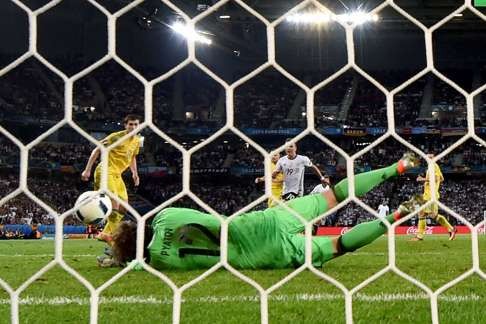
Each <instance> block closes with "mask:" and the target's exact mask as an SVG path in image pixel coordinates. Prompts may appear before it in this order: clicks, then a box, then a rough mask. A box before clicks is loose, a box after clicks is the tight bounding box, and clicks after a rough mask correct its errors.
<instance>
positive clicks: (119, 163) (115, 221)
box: [81, 115, 140, 244]
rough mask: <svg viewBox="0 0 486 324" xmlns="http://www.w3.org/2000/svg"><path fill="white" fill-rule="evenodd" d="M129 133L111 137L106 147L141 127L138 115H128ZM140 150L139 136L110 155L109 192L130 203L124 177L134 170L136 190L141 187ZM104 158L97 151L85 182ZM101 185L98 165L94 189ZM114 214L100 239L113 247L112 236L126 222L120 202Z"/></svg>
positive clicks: (125, 123) (126, 119) (104, 140)
mask: <svg viewBox="0 0 486 324" xmlns="http://www.w3.org/2000/svg"><path fill="white" fill-rule="evenodd" d="M123 124H124V126H125V130H123V131H120V132H115V133H111V134H110V135H108V136H107V137H106V138H104V139H103V140H101V143H102V144H103V145H106V146H109V145H111V144H113V143H115V142H116V141H118V140H119V139H120V138H121V137H123V136H125V135H126V134H127V133H129V132H131V131H133V130H134V129H135V128H137V127H138V125H140V117H138V116H135V115H128V116H126V117H125V119H124V120H123ZM139 149H140V137H139V136H138V135H134V136H131V137H129V138H127V139H125V140H124V141H123V142H121V143H120V144H118V145H117V146H116V147H114V148H113V149H111V150H110V152H109V153H108V190H110V191H111V192H112V193H114V194H115V195H117V196H118V197H119V198H120V199H122V200H124V201H128V194H127V188H126V187H125V183H124V182H123V178H122V174H123V172H124V171H125V170H126V169H128V168H129V167H130V171H131V172H132V178H133V182H134V184H135V186H138V185H139V184H140V178H139V177H138V170H137V159H136V156H137V154H138V152H139ZM99 156H100V149H99V148H95V149H94V150H93V152H91V155H90V157H89V160H88V163H87V164H86V168H85V169H84V171H83V172H82V173H81V179H82V180H83V181H88V180H89V178H90V176H91V170H92V168H93V165H94V163H95V162H96V160H97V159H98V157H99ZM100 182H101V163H100V164H98V166H97V167H96V170H95V173H94V189H95V190H98V189H99V188H100ZM112 204H113V211H112V213H111V214H110V215H109V216H108V219H107V223H106V225H105V228H104V229H103V231H102V232H101V233H100V234H99V235H98V239H99V240H102V241H105V242H107V243H108V244H111V241H112V237H111V236H112V234H113V233H114V231H115V230H116V228H117V227H118V225H119V223H120V222H121V220H122V219H123V215H124V212H125V211H124V209H123V206H121V205H120V204H119V203H118V202H116V201H114V200H112Z"/></svg>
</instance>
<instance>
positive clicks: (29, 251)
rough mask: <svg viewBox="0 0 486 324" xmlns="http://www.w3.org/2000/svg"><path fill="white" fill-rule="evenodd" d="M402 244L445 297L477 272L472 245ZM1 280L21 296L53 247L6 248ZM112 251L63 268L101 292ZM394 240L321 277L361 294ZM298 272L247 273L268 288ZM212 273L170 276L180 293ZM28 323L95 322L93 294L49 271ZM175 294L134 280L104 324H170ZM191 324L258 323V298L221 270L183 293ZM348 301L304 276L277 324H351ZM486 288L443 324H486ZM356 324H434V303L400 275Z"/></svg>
mask: <svg viewBox="0 0 486 324" xmlns="http://www.w3.org/2000/svg"><path fill="white" fill-rule="evenodd" d="M408 239H409V237H406V236H401V237H397V241H396V264H397V266H398V268H399V269H400V270H401V271H403V272H404V273H406V274H408V275H410V276H412V277H415V278H417V279H418V280H420V281H421V282H422V283H424V284H425V285H427V286H428V287H430V288H431V289H432V290H436V289H438V288H440V287H441V286H443V285H445V284H446V283H447V282H449V281H450V280H452V279H454V278H457V277H458V276H460V275H461V274H463V273H464V272H466V271H468V270H469V269H471V268H472V264H473V260H472V252H471V251H472V250H471V246H472V243H471V239H470V236H469V235H460V236H458V238H457V240H456V241H454V242H449V241H448V240H447V237H446V236H440V235H434V236H428V237H427V238H426V240H425V241H423V242H409V241H408ZM0 247H2V248H1V250H0V255H1V256H0V258H1V263H0V278H2V279H3V280H5V281H6V282H7V283H8V284H9V285H11V286H12V287H14V288H15V289H16V288H18V287H19V286H20V285H21V284H22V283H23V282H24V281H25V280H27V279H28V278H30V277H31V276H32V275H34V274H35V272H36V271H38V270H39V269H41V268H42V267H43V266H45V265H46V264H48V263H49V261H51V260H52V258H53V253H54V242H53V241H1V242H0ZM102 249H103V244H102V243H100V242H97V241H94V240H80V241H76V240H65V241H64V252H63V253H64V260H65V261H66V263H67V264H68V265H69V266H70V267H72V268H73V269H75V270H76V271H78V272H79V273H80V274H81V275H82V276H84V277H85V278H86V279H88V280H89V281H90V282H91V283H92V284H93V285H94V286H95V287H98V286H100V285H102V284H103V283H104V282H105V281H107V280H108V279H110V278H111V277H112V276H113V275H115V274H116V273H117V272H118V271H119V270H120V269H116V268H112V269H100V268H98V267H97V266H96V263H95V257H96V255H98V254H101V251H102ZM387 251H388V247H387V241H386V237H382V238H380V239H378V240H377V241H376V242H374V243H373V244H371V245H369V246H367V247H365V248H363V249H360V250H359V251H357V252H355V253H352V254H348V255H346V256H343V257H340V258H337V259H335V260H332V261H330V262H329V263H327V264H326V265H325V266H324V268H323V269H322V271H323V272H324V273H325V274H327V275H329V276H331V277H333V278H335V279H337V280H339V281H340V282H341V283H342V284H343V285H344V286H345V287H347V288H348V289H352V288H353V287H355V286H356V285H358V284H360V283H361V282H363V281H364V280H366V279H367V278H368V277H370V276H371V275H373V274H375V273H376V272H378V271H380V270H381V269H383V268H384V267H385V266H386V265H387V262H388V261H387V260H388V252H387ZM479 254H480V266H481V269H482V270H483V271H486V237H484V236H480V241H479ZM291 272H292V270H265V271H247V270H246V271H242V273H244V274H245V275H246V276H248V277H250V278H252V279H253V280H255V281H257V282H258V283H259V284H261V285H262V287H264V288H265V289H267V288H270V287H272V286H273V285H275V284H276V283H278V282H279V281H280V280H282V279H283V278H284V277H285V276H286V275H288V274H290V273H291ZM202 273H203V271H190V272H179V271H169V272H165V274H166V275H168V276H169V277H170V278H171V279H172V280H173V281H174V282H175V283H176V284H177V285H178V286H181V285H183V284H184V283H187V282H189V281H190V280H192V279H194V278H196V277H197V276H198V275H200V274H202ZM20 297H21V300H20V307H19V309H20V321H21V323H53V322H60V323H88V321H89V307H90V306H89V297H90V294H89V291H88V290H87V289H86V288H85V287H84V286H83V285H82V284H80V283H79V282H78V281H77V280H76V279H75V278H74V277H72V276H71V275H70V274H69V273H67V272H66V271H64V270H63V269H62V268H60V267H59V266H55V267H54V268H52V269H50V270H49V271H47V272H46V273H45V274H43V275H42V276H41V277H39V278H38V279H37V280H35V281H34V282H33V283H32V284H31V285H30V286H28V287H27V288H26V289H25V290H24V291H23V292H22V293H21V295H20ZM172 297H173V293H172V291H171V289H170V288H169V287H168V286H167V285H165V284H163V283H162V282H161V281H160V280H159V279H158V278H156V277H155V276H153V275H151V274H149V273H147V272H145V271H141V272H133V271H132V272H129V273H128V274H126V275H125V276H123V277H121V278H120V279H119V280H118V281H116V282H115V283H114V284H113V285H111V286H109V287H108V288H107V289H106V290H104V291H103V293H102V295H101V300H100V307H99V317H98V321H99V323H156V322H157V323H170V322H171V321H172ZM9 298H10V297H9V295H8V294H7V293H6V292H4V291H2V292H1V293H0V313H1V314H4V316H2V319H0V322H1V323H8V322H9V316H8V314H10V299H9ZM182 298H183V304H182V311H181V322H182V323H198V324H203V323H211V324H214V323H238V324H241V323H259V322H260V299H259V294H258V292H257V290H256V289H255V288H254V287H252V286H250V285H249V284H247V283H245V282H243V281H241V280H240V279H239V278H237V277H235V276H233V275H232V274H231V273H230V272H228V271H227V270H224V269H223V270H218V271H217V272H215V273H213V274H211V275H210V276H209V277H207V278H206V279H205V280H203V281H201V282H199V283H197V284H195V285H194V286H192V287H191V288H189V289H188V290H186V291H185V292H184V293H183V295H182ZM344 309H345V307H344V295H343V293H342V292H341V290H340V289H338V288H336V287H335V286H333V285H332V284H330V283H329V282H327V281H326V280H324V279H322V278H320V277H318V276H316V275H315V274H313V273H312V272H310V271H308V270H305V271H303V272H301V273H299V274H298V275H297V276H296V277H294V278H293V279H291V280H290V281H289V282H287V283H286V284H285V285H283V286H282V287H280V288H278V289H276V290H275V291H273V292H272V293H271V294H270V295H269V298H268V314H269V321H270V322H271V323H344V322H345V317H344ZM484 309H486V280H484V279H483V278H481V277H479V276H478V275H477V274H473V275H472V276H469V277H468V278H466V279H464V280H463V281H461V282H459V283H458V284H456V285H455V286H453V287H451V288H450V289H448V290H446V291H445V292H444V293H443V294H441V295H440V297H439V320H440V322H441V323H468V324H469V323H484V321H485V319H484ZM353 319H354V322H355V323H391V322H393V323H430V322H431V311H430V300H429V299H428V297H427V295H426V294H425V292H424V291H422V290H421V289H420V288H418V287H417V286H415V285H414V284H412V283H410V282H409V281H406V280H405V279H403V278H402V277H400V276H398V275H397V274H395V273H393V272H387V273H385V274H384V275H383V276H381V277H379V278H378V279H376V280H375V281H373V282H371V283H369V284H368V285H367V286H366V287H364V288H363V289H361V290H359V291H358V292H357V293H356V294H355V295H353Z"/></svg>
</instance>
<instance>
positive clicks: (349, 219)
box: [323, 178, 486, 226]
mask: <svg viewBox="0 0 486 324" xmlns="http://www.w3.org/2000/svg"><path fill="white" fill-rule="evenodd" d="M422 190H423V188H422V186H420V185H418V184H417V183H416V182H415V179H414V178H409V179H399V180H395V181H390V182H386V183H384V184H382V185H381V186H380V187H378V188H377V189H374V190H373V191H371V192H369V193H368V194H366V196H365V197H363V198H362V199H361V200H362V201H363V202H364V203H365V204H367V205H368V206H370V207H371V208H372V209H374V210H377V209H378V206H379V205H380V204H381V203H383V202H385V203H386V204H387V205H388V207H389V208H390V211H393V210H395V209H396V208H398V206H399V205H400V204H401V203H402V202H404V201H406V200H408V199H409V198H410V197H411V196H412V195H413V194H416V193H421V192H422ZM484 190H486V184H485V181H484V180H483V179H446V180H445V182H444V183H443V184H442V187H441V190H440V195H441V196H440V199H439V200H440V202H442V203H443V204H444V205H446V206H448V207H449V208H451V209H452V210H453V211H455V212H456V213H458V214H459V215H460V216H462V217H464V218H465V219H466V220H468V221H469V222H471V223H472V224H473V225H475V224H477V223H479V222H481V221H483V215H484V212H485V211H486V204H485V203H483V201H484V199H482V197H483V195H484V194H483V193H484ZM472 202H474V203H472ZM439 212H440V213H441V214H442V215H444V216H446V217H447V218H448V219H449V221H450V222H451V223H452V224H462V222H461V221H460V220H458V219H456V218H454V217H453V216H451V215H449V214H447V213H445V211H442V210H441V211H439ZM328 218H329V219H328V220H323V224H325V225H327V226H353V225H356V224H359V223H362V222H366V221H369V220H373V219H375V217H374V216H373V215H371V214H370V213H368V212H367V211H365V210H364V209H362V208H361V207H359V206H358V205H356V204H354V203H352V204H349V205H347V206H346V207H344V208H343V209H341V210H339V211H338V212H337V213H336V214H333V215H330V216H329V217H328ZM409 223H412V224H416V220H415V219H412V220H411V221H409Z"/></svg>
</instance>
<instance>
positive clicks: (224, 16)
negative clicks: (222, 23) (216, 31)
mask: <svg viewBox="0 0 486 324" xmlns="http://www.w3.org/2000/svg"><path fill="white" fill-rule="evenodd" d="M230 18H231V16H230V15H221V16H219V19H230Z"/></svg>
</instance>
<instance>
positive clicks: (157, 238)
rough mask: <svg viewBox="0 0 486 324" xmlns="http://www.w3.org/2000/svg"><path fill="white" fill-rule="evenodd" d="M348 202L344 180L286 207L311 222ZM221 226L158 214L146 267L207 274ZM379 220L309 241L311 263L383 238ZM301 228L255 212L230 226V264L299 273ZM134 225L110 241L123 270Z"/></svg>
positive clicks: (394, 171) (282, 217)
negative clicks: (291, 269)
mask: <svg viewBox="0 0 486 324" xmlns="http://www.w3.org/2000/svg"><path fill="white" fill-rule="evenodd" d="M416 165H418V160H417V159H416V158H415V157H414V156H413V155H411V154H408V153H407V154H405V156H404V157H403V158H402V159H401V160H400V161H399V162H397V163H395V164H393V165H391V166H389V167H386V168H382V169H378V170H374V171H370V172H365V173H361V174H358V175H356V176H355V192H356V195H357V196H358V197H360V196H363V195H364V194H366V193H367V192H369V191H370V190H372V189H373V188H375V187H376V186H378V185H379V184H381V183H382V182H384V181H386V180H387V179H390V178H392V177H395V176H397V175H399V174H401V173H403V172H405V171H406V170H407V169H409V168H411V167H415V166H416ZM347 196H348V181H347V179H344V180H342V181H341V182H339V183H338V184H337V185H335V186H334V188H333V190H328V191H326V192H323V193H319V194H314V195H309V196H305V197H302V198H297V199H294V200H292V201H290V202H288V203H287V206H288V207H289V208H290V209H292V210H294V211H295V212H296V213H297V214H299V215H301V216H302V217H303V218H304V219H305V220H307V221H310V220H312V219H314V218H316V217H318V216H319V215H322V214H323V213H325V212H326V211H327V210H329V209H330V208H332V207H334V206H336V205H337V204H338V203H339V202H340V201H343V200H344V199H346V198H347ZM417 203H419V202H418V201H416V200H415V198H412V200H410V201H409V202H407V203H404V204H402V205H401V206H400V207H399V208H398V210H397V211H395V212H394V213H392V214H390V215H388V216H387V217H386V218H387V220H388V221H389V222H390V223H393V222H395V221H396V220H398V219H400V218H401V217H404V216H406V215H407V214H408V213H410V212H411V211H412V209H413V207H414V206H415V205H416V204H417ZM220 228H221V225H220V222H219V221H218V220H217V219H216V218H215V217H214V216H212V215H211V214H206V213H202V212H199V211H197V210H193V209H187V208H166V209H164V210H162V211H160V212H159V213H158V214H157V215H156V216H155V218H154V220H153V221H152V224H151V226H150V227H148V228H147V230H146V238H145V243H146V253H145V257H146V259H147V261H148V262H149V263H150V264H151V265H152V266H153V267H154V268H156V269H159V270H162V269H184V270H189V269H198V268H209V267H211V266H213V265H215V264H216V263H217V262H218V261H219V256H220ZM386 229H387V228H386V226H385V225H384V224H383V223H382V222H381V220H378V219H377V220H374V221H371V222H367V223H362V224H359V225H357V226H355V227H354V228H353V229H352V230H351V231H349V232H347V233H345V234H343V235H341V236H339V237H335V238H330V237H326V236H313V237H312V263H313V264H314V266H316V267H320V266H322V265H323V264H324V263H325V262H326V261H328V260H330V259H332V258H335V257H337V256H339V255H342V254H344V253H346V252H351V251H354V250H356V249H358V248H360V247H362V246H365V245H367V244H369V243H371V242H373V241H374V240H375V239H377V238H378V237H380V236H381V235H383V234H384V233H385V232H386ZM303 231H304V225H303V224H302V223H301V222H300V221H299V220H298V219H297V218H296V217H295V216H293V215H292V213H291V212H289V211H288V210H286V209H285V208H283V207H282V206H277V207H272V208H268V209H266V210H263V211H255V212H250V213H246V214H242V215H240V216H238V217H236V218H235V219H234V220H233V221H231V222H230V223H229V225H228V262H229V263H230V264H231V265H232V266H234V267H236V268H240V269H277V268H289V267H298V266H300V265H302V264H303V263H304V262H305V236H303V235H302V234H301V233H302V232H303ZM136 232H137V229H136V224H135V223H133V222H132V223H130V222H123V223H122V224H120V226H119V228H118V229H117V231H116V232H115V234H114V236H113V242H114V244H113V254H114V256H113V263H106V264H100V265H101V266H113V265H124V264H126V263H127V262H130V261H131V260H133V259H134V258H135V245H136V244H135V243H136Z"/></svg>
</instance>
